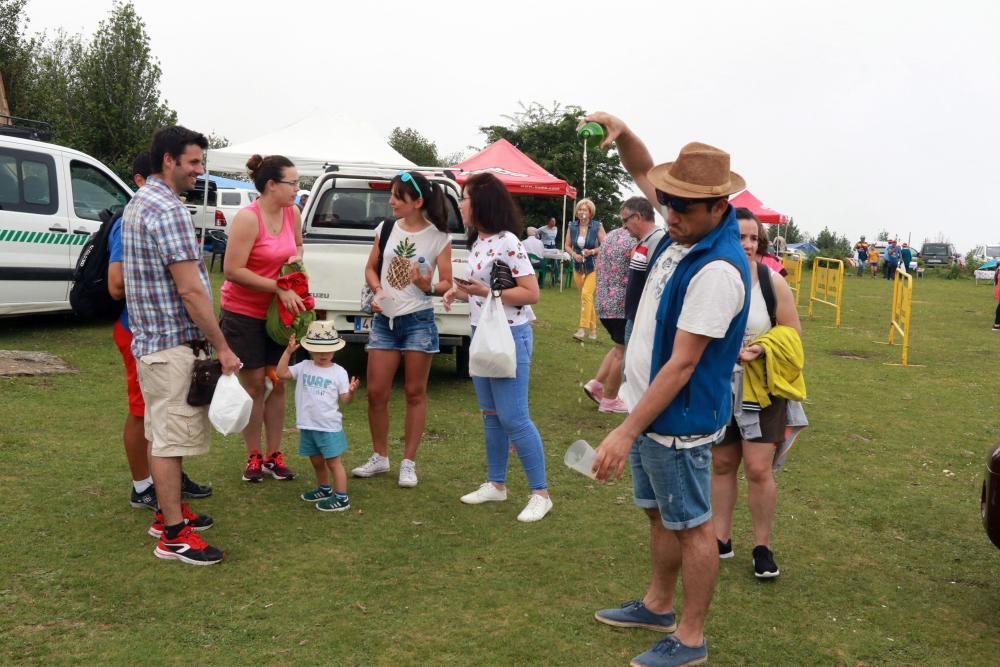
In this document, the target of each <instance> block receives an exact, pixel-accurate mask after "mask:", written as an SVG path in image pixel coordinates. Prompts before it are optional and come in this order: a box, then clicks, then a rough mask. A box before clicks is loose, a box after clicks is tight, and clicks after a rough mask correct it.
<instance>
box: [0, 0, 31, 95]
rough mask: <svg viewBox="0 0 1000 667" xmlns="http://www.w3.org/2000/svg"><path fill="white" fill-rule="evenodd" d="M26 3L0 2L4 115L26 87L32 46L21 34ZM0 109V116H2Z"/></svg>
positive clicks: (0, 81)
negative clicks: (5, 108) (5, 104)
mask: <svg viewBox="0 0 1000 667" xmlns="http://www.w3.org/2000/svg"><path fill="white" fill-rule="evenodd" d="M26 4H28V0H0V98H2V99H3V100H5V101H6V103H7V112H8V113H10V112H11V110H13V109H16V108H17V105H18V104H19V103H20V96H21V93H22V91H23V90H24V87H25V86H26V84H27V83H28V82H29V81H30V78H29V76H28V73H29V69H30V65H31V51H32V47H33V46H34V42H33V41H32V40H28V39H27V38H26V35H25V31H26V29H27V26H28V18H27V16H25V15H24V6H25V5H26ZM3 112H4V111H3V109H0V113H3Z"/></svg>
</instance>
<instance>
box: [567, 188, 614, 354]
mask: <svg viewBox="0 0 1000 667" xmlns="http://www.w3.org/2000/svg"><path fill="white" fill-rule="evenodd" d="M595 215H597V207H596V206H595V205H594V202H592V201H590V200H589V199H581V200H580V201H579V202H578V203H577V205H576V219H575V220H573V222H571V223H570V225H569V233H568V234H567V235H566V240H565V241H564V245H565V250H566V252H567V253H569V256H570V258H572V260H573V281H574V282H575V283H576V286H577V287H578V288H579V289H580V327H579V328H578V329H577V330H576V333H575V334H573V338H575V339H577V340H580V341H582V340H583V339H584V338H585V337H586V335H587V332H588V331H589V332H590V340H597V309H596V308H595V307H594V292H595V290H596V289H597V275H596V273H595V272H594V258H595V257H597V252H598V250H599V248H600V247H601V243H603V242H604V227H603V226H602V225H601V222H600V221H599V220H594V219H593V218H594V216H595Z"/></svg>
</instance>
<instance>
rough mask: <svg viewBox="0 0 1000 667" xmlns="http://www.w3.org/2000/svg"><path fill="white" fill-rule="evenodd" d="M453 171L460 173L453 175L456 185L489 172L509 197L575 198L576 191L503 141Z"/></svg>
mask: <svg viewBox="0 0 1000 667" xmlns="http://www.w3.org/2000/svg"><path fill="white" fill-rule="evenodd" d="M455 168H456V169H461V170H462V172H461V173H459V174H457V175H456V176H457V178H458V182H459V184H460V185H462V184H464V183H465V180H466V179H467V178H469V176H472V175H473V174H481V173H483V172H490V173H492V174H493V175H494V176H496V177H497V178H499V179H500V180H501V181H502V182H503V184H504V186H506V188H507V191H508V192H510V193H511V194H512V195H540V196H548V197H558V196H560V195H562V196H563V197H569V198H570V199H576V188H574V187H573V186H572V185H570V184H569V183H567V182H566V181H564V180H562V179H561V178H556V177H555V176H553V175H552V174H550V173H549V172H547V171H545V170H544V169H542V168H541V167H540V166H538V165H537V164H535V162H534V161H533V160H532V159H531V158H530V157H528V156H527V155H525V154H524V153H522V152H521V151H519V150H518V149H517V148H516V147H515V146H514V144H512V143H510V142H509V141H507V140H506V139H500V140H499V141H495V142H493V143H492V144H490V145H489V146H487V147H486V148H484V149H483V150H481V151H479V152H478V153H476V154H475V155H473V156H472V157H470V158H468V159H467V160H463V161H462V162H460V163H458V164H456V165H455Z"/></svg>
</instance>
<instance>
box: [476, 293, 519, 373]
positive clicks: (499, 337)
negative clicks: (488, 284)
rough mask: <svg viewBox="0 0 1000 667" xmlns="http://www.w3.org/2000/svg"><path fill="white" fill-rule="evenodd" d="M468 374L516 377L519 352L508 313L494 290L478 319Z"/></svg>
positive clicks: (487, 298)
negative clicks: (494, 293)
mask: <svg viewBox="0 0 1000 667" xmlns="http://www.w3.org/2000/svg"><path fill="white" fill-rule="evenodd" d="M469 375H475V376H476V377H481V378H512V377H516V376H517V350H516V349H515V348H514V336H513V335H512V334H511V332H510V324H508V323H507V314H506V313H505V312H504V310H503V304H502V303H500V299H499V298H497V297H495V296H493V292H492V290H491V291H490V293H489V296H487V297H486V304H485V305H484V306H483V311H482V313H481V314H480V316H479V324H478V325H477V326H476V333H475V335H474V336H473V337H472V344H471V345H469Z"/></svg>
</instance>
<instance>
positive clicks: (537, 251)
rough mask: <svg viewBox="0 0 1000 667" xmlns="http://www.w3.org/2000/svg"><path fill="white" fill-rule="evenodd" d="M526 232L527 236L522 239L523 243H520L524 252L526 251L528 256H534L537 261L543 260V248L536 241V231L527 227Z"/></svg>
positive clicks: (540, 243)
mask: <svg viewBox="0 0 1000 667" xmlns="http://www.w3.org/2000/svg"><path fill="white" fill-rule="evenodd" d="M526 231H527V234H528V235H527V236H526V237H525V238H524V241H522V245H524V249H525V251H527V253H528V254H529V255H534V256H535V257H538V258H539V259H544V258H545V246H544V245H543V244H542V242H541V241H539V240H538V230H537V229H535V228H534V227H528V229H527V230H526Z"/></svg>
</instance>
